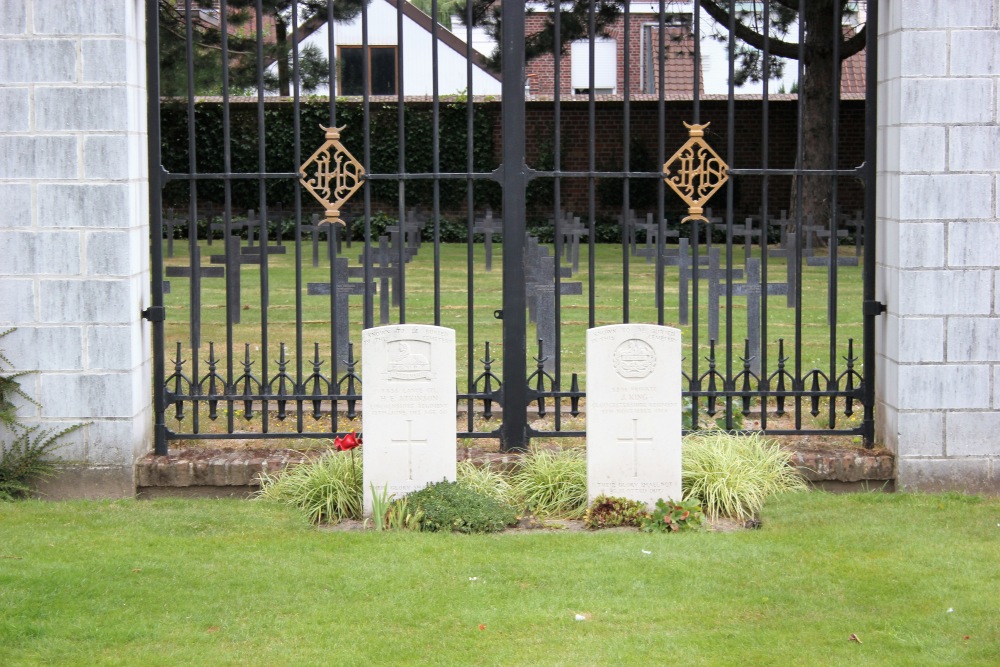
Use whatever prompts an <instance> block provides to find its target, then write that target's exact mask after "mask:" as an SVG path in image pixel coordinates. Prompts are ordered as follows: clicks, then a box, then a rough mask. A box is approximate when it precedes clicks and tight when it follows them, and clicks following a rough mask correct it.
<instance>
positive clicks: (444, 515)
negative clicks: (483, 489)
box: [406, 481, 517, 533]
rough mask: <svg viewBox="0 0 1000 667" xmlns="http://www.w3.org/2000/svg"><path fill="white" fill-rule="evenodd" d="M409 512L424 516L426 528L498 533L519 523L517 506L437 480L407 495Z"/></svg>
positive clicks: (423, 527)
mask: <svg viewBox="0 0 1000 667" xmlns="http://www.w3.org/2000/svg"><path fill="white" fill-rule="evenodd" d="M406 502H407V503H408V506H409V511H410V512H411V513H412V514H414V515H420V514H422V515H423V520H422V523H421V529H422V530H428V531H432V532H436V531H449V530H450V531H455V532H458V533H494V532H498V531H501V530H503V529H504V528H506V527H507V526H511V525H513V524H514V523H516V522H517V513H516V512H515V511H514V508H513V507H511V506H510V505H507V504H505V503H501V502H498V501H497V500H494V499H493V498H491V497H489V496H486V495H483V494H481V493H479V492H477V491H473V490H472V489H470V488H467V487H465V486H463V485H461V484H459V483H458V482H447V481H442V482H436V483H434V484H430V485H428V486H427V487H425V488H423V489H420V490H419V491H414V492H413V493H411V494H409V495H408V496H406Z"/></svg>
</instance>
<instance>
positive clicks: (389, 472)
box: [361, 324, 456, 514]
mask: <svg viewBox="0 0 1000 667" xmlns="http://www.w3.org/2000/svg"><path fill="white" fill-rule="evenodd" d="M361 370H362V372H361V381H362V385H361V387H362V402H361V422H362V432H363V435H364V448H363V450H362V451H363V452H364V511H365V514H370V513H371V508H372V486H374V487H375V491H376V492H377V493H381V492H382V491H383V490H388V492H389V495H390V496H392V497H397V498H398V497H400V496H404V495H406V494H407V493H410V492H411V491H416V490H418V489H422V488H424V487H425V486H427V485H428V484H429V483H431V482H440V481H441V480H444V479H447V480H449V481H454V479H455V468H456V463H455V460H456V443H455V420H456V399H455V387H456V384H455V330H454V329H446V328H444V327H434V326H427V325H422V324H400V325H393V326H385V327H376V328H373V329H366V330H364V331H362V332H361Z"/></svg>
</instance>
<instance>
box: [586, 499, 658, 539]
mask: <svg viewBox="0 0 1000 667" xmlns="http://www.w3.org/2000/svg"><path fill="white" fill-rule="evenodd" d="M645 516H646V503H644V502H642V501H640V500H630V499H629V498H616V497H612V496H605V495H603V494H602V495H600V496H597V497H596V498H594V502H592V503H591V504H590V507H588V508H587V512H586V514H584V515H583V524H584V525H585V526H586V527H587V528H590V529H591V530H597V529H598V528H617V527H619V526H631V527H635V528H638V527H639V526H640V525H641V524H642V520H643V518H645Z"/></svg>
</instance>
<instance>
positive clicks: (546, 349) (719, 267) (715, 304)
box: [164, 209, 863, 374]
mask: <svg viewBox="0 0 1000 667" xmlns="http://www.w3.org/2000/svg"><path fill="white" fill-rule="evenodd" d="M707 214H708V215H707V216H706V217H708V219H709V223H708V224H707V225H705V226H706V227H707V234H706V243H705V244H704V248H703V250H704V253H703V254H702V253H701V252H699V256H698V271H697V279H698V280H699V281H705V282H707V283H708V303H707V308H708V335H709V338H711V339H714V340H718V339H719V312H720V300H721V299H722V298H723V297H724V295H725V294H726V291H725V288H726V287H725V286H726V285H727V284H728V283H729V282H731V281H743V282H734V283H732V295H733V296H736V297H742V298H746V299H747V332H748V334H747V336H748V339H749V345H750V353H751V355H753V357H754V359H753V361H752V362H751V364H752V368H753V370H754V371H755V372H756V371H759V350H760V328H761V322H760V312H761V311H760V305H761V299H762V298H763V297H764V296H765V295H767V296H771V295H785V296H786V299H787V305H788V307H790V308H791V307H794V305H795V303H796V300H797V294H796V290H797V286H798V283H799V279H798V276H797V275H796V274H797V263H796V262H786V280H785V282H783V283H775V282H768V283H764V281H763V278H762V276H761V260H760V259H759V258H756V257H753V256H751V245H752V243H753V241H754V239H759V238H760V236H761V229H760V226H759V224H758V221H759V218H757V219H755V218H753V217H751V218H747V219H746V220H745V224H744V226H743V227H739V228H736V229H734V230H733V236H734V237H737V236H738V237H740V238H742V239H743V246H744V267H745V271H744V270H742V269H735V268H728V267H726V266H724V265H723V264H722V261H721V249H720V247H719V245H718V244H716V245H712V243H711V236H712V234H711V231H712V229H711V227H712V225H716V224H721V220H720V219H719V218H714V217H713V216H712V214H711V209H708V210H707ZM318 218H319V216H318V215H313V216H312V220H311V224H310V225H308V226H306V225H303V226H302V227H301V229H302V231H303V232H309V233H310V235H311V238H312V250H313V252H312V260H313V262H312V263H313V266H314V267H317V266H319V263H320V254H321V253H320V240H319V234H320V233H323V234H324V235H325V236H326V239H325V241H324V243H323V245H325V246H326V252H325V253H324V254H325V257H326V259H327V261H330V260H333V258H334V257H336V260H335V261H332V263H331V268H330V280H329V281H327V282H311V283H308V284H307V294H309V295H312V296H326V297H328V298H330V299H331V301H332V304H331V306H332V312H333V313H334V315H333V320H334V323H335V331H336V336H335V337H336V339H337V351H336V354H337V358H338V359H346V358H347V352H348V345H349V317H348V312H349V299H350V297H352V296H363V297H364V306H363V307H364V313H365V319H366V321H371V322H374V297H375V295H378V297H379V317H378V323H379V324H381V325H385V324H388V323H389V319H390V307H392V308H395V307H398V306H399V304H400V289H399V284H400V283H399V280H400V262H402V263H404V264H405V263H409V262H410V261H411V260H412V259H413V258H414V257H416V256H417V253H418V252H419V250H420V247H421V236H422V232H423V228H424V226H425V224H426V219H425V218H423V217H421V216H420V215H419V213H418V212H417V211H416V210H415V209H414V210H412V211H410V212H409V214H408V215H407V216H406V218H405V219H404V221H403V224H402V225H393V226H390V227H387V228H386V230H385V231H386V234H384V235H382V236H380V237H379V239H378V241H377V245H374V246H369V247H366V248H365V249H364V250H363V251H362V253H361V254H360V255H359V257H358V264H359V265H358V266H349V265H348V258H347V257H343V256H340V254H341V252H342V250H343V245H342V242H341V241H342V237H341V234H339V233H334V234H330V233H329V229H330V227H329V226H328V225H320V224H319V220H318ZM845 219H846V220H847V221H848V223H850V224H852V225H853V226H854V229H855V231H854V236H855V238H856V239H860V238H861V237H862V231H863V230H862V226H861V225H862V216H861V215H860V212H858V213H856V214H855V215H854V216H853V217H852V218H845ZM624 220H625V221H624V222H623V223H622V224H623V232H624V234H625V239H626V242H627V244H628V246H629V248H630V250H631V252H632V254H633V255H635V256H637V257H645V258H646V261H647V262H652V261H653V258H655V257H656V252H657V249H658V248H659V242H658V234H659V225H658V224H656V223H655V222H654V219H653V216H652V214H647V215H646V217H645V219H644V220H643V219H641V218H639V217H637V216H635V214H634V213H630V215H629V216H628V217H626V218H625V219H624ZM166 221H172V224H170V225H167V223H166ZM166 221H165V225H167V230H168V234H169V235H170V236H172V235H173V230H174V229H175V227H176V225H177V223H178V222H179V221H180V219H179V218H176V217H174V216H173V212H172V211H168V216H167V218H166ZM550 222H552V221H550ZM789 222H790V220H789V219H788V218H787V215H786V213H785V211H782V212H781V215H780V216H779V217H778V218H774V219H772V220H771V222H770V223H769V224H770V225H776V226H778V227H779V228H780V229H781V243H780V244H778V245H776V246H774V247H771V248H769V249H768V257H788V256H789V253H790V252H794V250H793V249H795V248H796V245H797V241H796V234H795V233H794V232H789V231H788V229H789V224H788V223H789ZM259 226H260V220H259V218H257V217H255V216H254V212H253V211H249V213H248V215H247V217H246V218H242V219H240V220H233V221H231V222H230V224H229V225H228V226H227V225H225V224H222V223H213V224H212V225H211V227H210V229H211V231H213V232H214V231H220V230H221V231H223V232H225V230H226V229H227V228H228V229H229V230H230V231H237V232H240V233H241V234H240V235H230V236H227V237H226V238H225V241H224V244H225V254H223V255H212V256H211V257H210V263H211V264H213V265H224V266H210V267H202V266H201V262H200V249H199V248H198V247H197V246H194V247H193V249H192V250H191V252H192V266H194V267H199V268H198V276H199V278H226V292H227V304H228V317H229V319H230V321H231V322H232V323H234V324H238V323H239V322H240V312H241V309H242V306H241V300H240V290H241V271H240V267H241V266H242V265H244V264H260V263H261V247H262V246H261V245H259V243H260V236H259ZM558 229H559V233H560V236H561V241H562V244H561V245H562V250H563V256H562V257H560V258H558V259H559V260H560V261H558V263H557V258H556V257H553V256H551V255H550V254H549V248H548V246H546V245H542V244H541V243H540V242H539V241H538V239H537V238H535V237H533V236H531V235H526V236H525V253H524V275H525V287H526V297H527V306H528V317H529V321H530V322H534V323H535V327H536V338H537V340H538V341H539V346H540V350H539V363H540V364H541V365H542V367H543V368H544V370H545V372H546V373H549V374H552V373H554V370H555V354H554V352H555V336H556V320H555V318H556V308H555V294H556V289H557V285H558V292H559V294H560V295H561V296H579V295H582V294H583V285H582V283H581V282H579V281H569V280H563V279H564V278H571V277H572V276H573V275H575V274H577V273H578V271H579V257H580V243H581V239H582V238H585V237H586V236H587V235H588V233H589V232H588V228H587V227H586V226H585V225H583V224H582V223H581V221H580V218H579V217H578V216H574V215H573V214H572V213H564V214H562V216H561V219H560V224H559V226H558ZM802 229H803V231H804V232H806V243H805V244H804V247H803V248H802V257H803V258H804V259H805V261H806V262H807V264H808V265H810V266H824V265H828V264H829V261H830V260H829V256H816V255H815V254H814V248H813V245H812V239H813V237H814V236H815V237H819V238H824V237H825V238H829V235H830V233H829V230H828V229H827V228H825V227H823V226H817V225H812V224H807V225H803V226H802ZM243 230H246V236H247V239H246V241H247V245H245V246H244V245H243V244H242V243H243V239H242V232H243ZM502 230H503V223H502V220H501V219H500V218H497V217H494V215H493V212H492V211H491V210H489V209H487V210H486V213H485V215H484V216H483V217H481V218H478V219H476V220H475V222H474V226H473V230H472V231H473V233H474V234H477V235H479V234H481V235H482V243H483V246H484V251H485V254H484V269H485V270H486V271H488V272H489V271H492V259H493V258H492V254H493V253H492V250H493V237H494V235H497V234H500V233H502ZM255 232H256V233H255ZM640 232H642V234H641V236H644V241H645V244H644V246H640V245H639V237H640ZM847 233H848V232H847V230H839V231H838V232H837V235H838V236H840V237H843V236H846V235H847ZM348 238H349V235H348ZM255 239H256V243H257V245H255ZM666 239H676V245H675V244H673V243H671V244H667V243H666ZM348 244H349V241H348ZM265 247H267V254H268V255H271V254H286V252H287V246H284V245H281V244H280V241H277V245H267V246H265ZM348 247H349V245H348ZM662 252H663V254H662V257H661V260H662V262H663V264H664V265H667V266H676V267H678V280H679V304H678V323H679V324H681V325H686V324H688V323H689V310H690V303H689V299H690V296H689V295H690V292H691V289H690V287H691V284H692V282H693V281H694V279H695V271H694V266H693V264H694V258H693V254H692V248H691V241H690V240H689V239H687V238H679V233H678V231H677V230H666V231H665V244H664V246H663V250H662ZM168 254H170V245H169V244H168ZM831 254H832V253H831ZM859 255H860V246H857V249H856V254H855V256H854V257H850V256H846V257H838V258H837V264H838V265H853V266H856V265H857V262H858V256H859ZM563 262H566V263H567V264H569V266H563V265H562V263H563ZM557 265H558V270H559V276H558V280H557V278H556V273H555V272H556V268H557ZM227 268H228V271H227ZM192 273H193V269H192V268H191V266H188V267H180V266H170V267H167V268H166V276H167V277H168V278H169V277H188V278H190V277H192ZM366 276H367V277H368V279H369V283H368V286H367V289H366V286H365V283H364V279H365V277H366ZM744 276H745V277H744ZM169 291H170V283H169V282H167V281H165V282H164V292H165V293H168V292H169ZM192 293H193V297H192V298H193V302H192V311H193V312H194V313H198V312H199V311H200V294H198V290H192ZM195 335H196V337H197V332H196V333H195ZM199 338H200V337H199Z"/></svg>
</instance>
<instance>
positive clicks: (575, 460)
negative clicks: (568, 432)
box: [511, 448, 587, 519]
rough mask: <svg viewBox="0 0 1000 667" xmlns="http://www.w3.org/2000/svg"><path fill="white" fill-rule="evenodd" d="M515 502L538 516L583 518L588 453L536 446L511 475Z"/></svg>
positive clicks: (585, 505) (585, 503) (585, 504)
mask: <svg viewBox="0 0 1000 667" xmlns="http://www.w3.org/2000/svg"><path fill="white" fill-rule="evenodd" d="M511 485H512V486H513V489H514V496H515V498H516V499H517V504H518V505H519V506H522V507H524V508H526V509H527V510H529V511H531V512H533V513H534V514H536V515H538V516H544V517H560V518H564V519H579V518H582V517H583V515H584V512H586V510H587V457H586V453H585V451H584V450H583V449H579V448H568V449H561V450H551V449H541V448H535V449H531V450H530V451H528V453H527V454H525V455H524V456H522V457H521V461H520V463H519V464H518V467H517V469H516V470H515V471H514V473H513V475H512V477H511Z"/></svg>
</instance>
